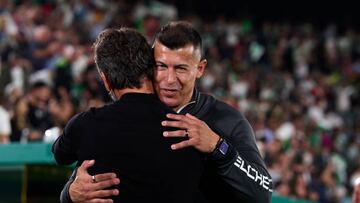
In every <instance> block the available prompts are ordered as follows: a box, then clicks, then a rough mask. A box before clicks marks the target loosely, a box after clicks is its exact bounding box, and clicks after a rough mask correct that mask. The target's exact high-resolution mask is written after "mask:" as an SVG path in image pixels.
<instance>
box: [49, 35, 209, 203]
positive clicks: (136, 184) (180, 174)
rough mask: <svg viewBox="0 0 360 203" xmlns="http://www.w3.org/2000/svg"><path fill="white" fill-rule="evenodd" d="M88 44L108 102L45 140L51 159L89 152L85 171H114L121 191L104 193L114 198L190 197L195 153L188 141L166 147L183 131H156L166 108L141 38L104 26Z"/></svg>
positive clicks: (196, 172)
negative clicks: (155, 87) (184, 144)
mask: <svg viewBox="0 0 360 203" xmlns="http://www.w3.org/2000/svg"><path fill="white" fill-rule="evenodd" d="M94 47H95V63H96V65H97V67H98V71H99V74H100V76H101V79H102V81H103V82H104V85H105V88H106V90H107V91H108V92H109V94H110V95H111V97H112V98H113V100H114V102H113V103H111V104H109V105H106V106H104V107H101V108H92V109H90V110H89V111H86V112H83V113H80V114H78V115H76V116H74V117H73V118H72V119H71V120H70V121H69V123H68V124H67V126H66V127H65V129H64V132H63V134H62V135H61V136H60V137H59V138H58V139H57V141H56V142H55V143H54V145H53V153H54V156H55V159H56V161H57V162H58V163H59V164H72V163H73V162H75V161H78V165H80V164H81V163H82V162H83V161H84V160H89V159H94V160H96V162H95V163H92V164H94V165H93V167H91V169H90V170H89V172H90V174H98V173H106V172H115V173H116V175H117V177H119V178H121V184H120V185H117V186H115V189H117V191H121V195H119V196H114V197H112V201H114V202H122V203H123V202H131V203H134V202H139V203H140V202H161V203H168V202H174V203H175V202H179V203H183V202H198V198H200V197H201V196H200V193H199V191H198V183H199V180H200V177H201V175H202V171H203V161H204V160H203V155H201V154H200V153H199V152H198V151H196V150H195V149H194V148H187V149H184V150H181V151H177V152H176V153H174V152H173V151H172V150H171V149H170V145H171V144H174V143H176V142H179V141H183V140H184V138H173V139H170V140H169V139H167V138H164V137H163V136H162V133H163V131H166V130H170V129H171V128H170V127H163V126H161V121H163V120H164V119H166V114H167V113H174V112H173V111H172V110H171V109H170V108H168V107H167V106H166V105H164V104H163V103H161V101H160V100H159V99H158V98H157V97H156V95H155V94H154V90H153V86H152V80H151V79H152V78H153V73H154V58H153V54H152V50H151V48H150V46H149V45H148V44H147V42H146V39H145V38H144V37H143V36H142V35H141V34H140V33H138V32H137V31H136V30H133V29H129V28H121V29H119V30H116V29H107V30H105V31H103V32H102V33H101V34H100V35H99V36H98V38H97V40H96V42H95V44H94ZM172 129H174V128H172ZM91 177H92V178H91V182H89V184H90V185H92V186H93V187H96V186H97V181H100V182H101V181H102V175H93V176H91ZM114 183H119V179H115V180H114ZM90 187H91V186H90ZM94 201H95V200H94Z"/></svg>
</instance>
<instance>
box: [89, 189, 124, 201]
mask: <svg viewBox="0 0 360 203" xmlns="http://www.w3.org/2000/svg"><path fill="white" fill-rule="evenodd" d="M117 195H119V190H117V189H112V190H98V191H95V192H93V193H92V194H91V195H89V197H90V199H93V198H104V197H110V196H117Z"/></svg>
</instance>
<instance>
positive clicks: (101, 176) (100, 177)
mask: <svg viewBox="0 0 360 203" xmlns="http://www.w3.org/2000/svg"><path fill="white" fill-rule="evenodd" d="M113 178H116V173H100V174H96V175H95V179H96V182H101V181H104V180H110V179H113Z"/></svg>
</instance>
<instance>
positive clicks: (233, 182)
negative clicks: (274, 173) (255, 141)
mask: <svg viewBox="0 0 360 203" xmlns="http://www.w3.org/2000/svg"><path fill="white" fill-rule="evenodd" d="M246 153H251V152H249V151H247V152H246ZM212 158H213V160H214V161H215V163H216V165H217V168H218V174H219V175H221V177H222V179H223V180H224V181H225V182H227V183H228V184H229V185H230V186H231V187H232V188H233V189H234V191H238V192H240V193H243V194H245V195H246V197H247V198H249V201H251V202H253V203H257V202H259V203H260V202H261V203H264V202H270V201H271V193H272V180H271V177H270V175H269V174H268V172H267V170H266V169H265V168H264V167H262V166H259V165H257V164H254V163H251V162H249V161H248V160H245V159H244V158H243V157H242V156H241V155H239V153H238V152H237V151H236V149H235V148H233V147H231V146H230V147H229V151H228V153H227V154H226V155H223V154H221V153H214V154H212Z"/></svg>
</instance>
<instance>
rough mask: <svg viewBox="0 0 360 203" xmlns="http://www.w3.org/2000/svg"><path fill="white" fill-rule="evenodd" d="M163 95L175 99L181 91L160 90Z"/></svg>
mask: <svg viewBox="0 0 360 203" xmlns="http://www.w3.org/2000/svg"><path fill="white" fill-rule="evenodd" d="M160 91H161V93H162V94H163V95H164V96H166V97H173V96H175V95H176V94H177V92H178V91H179V90H177V89H165V88H163V89H160Z"/></svg>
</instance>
